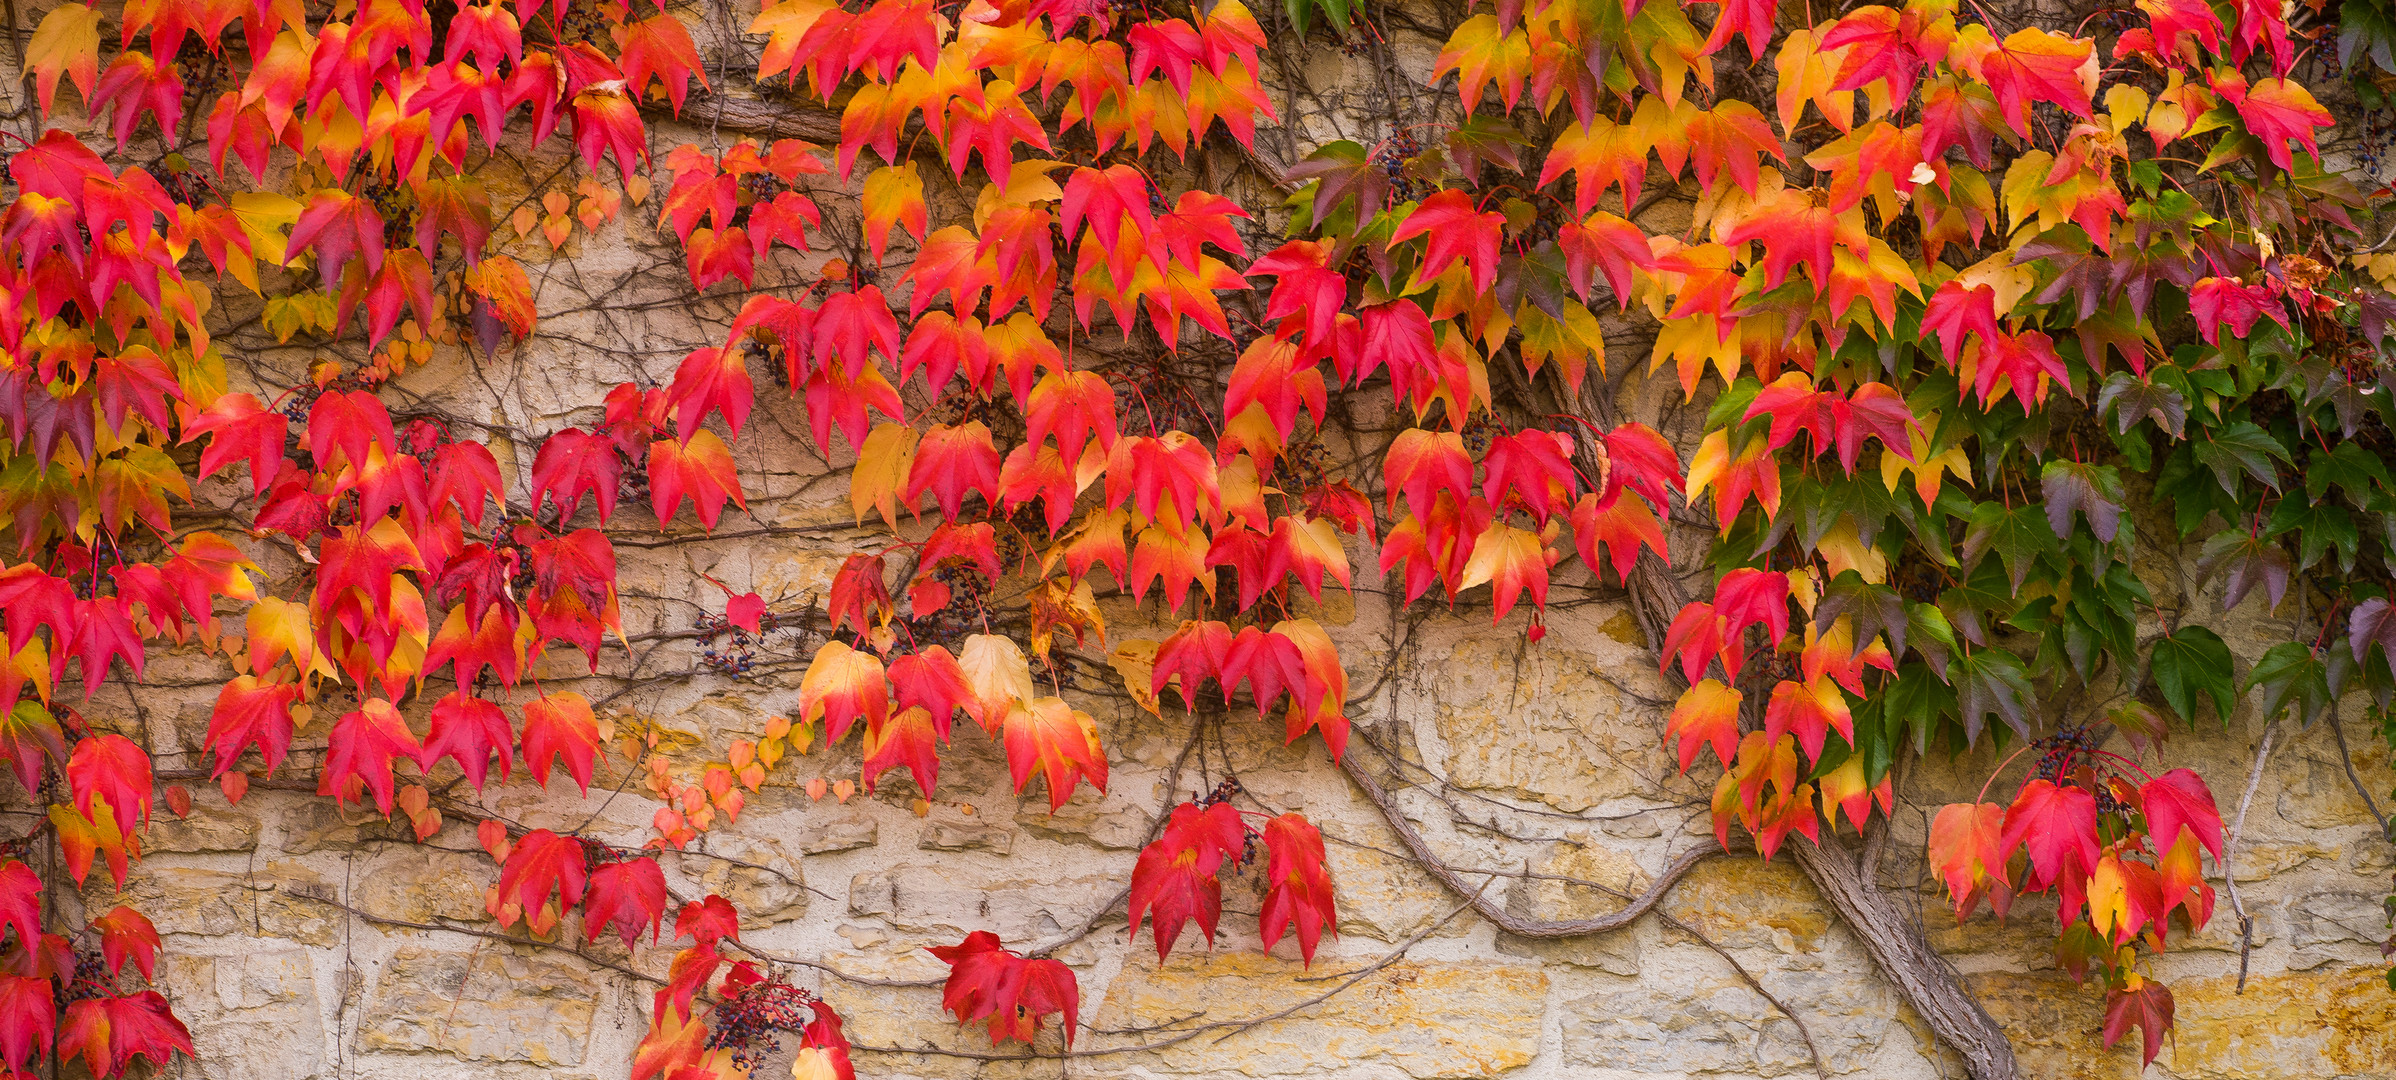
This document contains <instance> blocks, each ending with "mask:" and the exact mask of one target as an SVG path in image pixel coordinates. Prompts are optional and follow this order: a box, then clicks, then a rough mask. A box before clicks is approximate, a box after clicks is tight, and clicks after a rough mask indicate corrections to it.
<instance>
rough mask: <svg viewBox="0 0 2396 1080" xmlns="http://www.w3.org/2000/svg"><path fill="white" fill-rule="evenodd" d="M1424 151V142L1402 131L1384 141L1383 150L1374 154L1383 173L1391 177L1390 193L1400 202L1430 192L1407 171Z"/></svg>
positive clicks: (1408, 200)
mask: <svg viewBox="0 0 2396 1080" xmlns="http://www.w3.org/2000/svg"><path fill="white" fill-rule="evenodd" d="M1422 152H1423V144H1422V143H1421V142H1420V141H1418V140H1416V139H1415V137H1414V135H1413V134H1412V133H1410V132H1404V131H1401V132H1399V133H1397V134H1396V135H1392V136H1390V137H1389V141H1387V142H1384V143H1382V144H1381V152H1380V153H1378V154H1375V155H1374V160H1375V161H1377V162H1379V163H1380V165H1381V172H1382V174H1383V175H1385V176H1387V177H1388V178H1389V190H1390V193H1391V194H1392V195H1394V196H1396V197H1397V199H1398V201H1399V202H1410V201H1412V200H1414V199H1416V198H1418V197H1420V196H1423V195H1428V194H1430V192H1429V190H1428V188H1427V187H1426V186H1425V185H1422V184H1419V183H1417V182H1416V180H1415V178H1414V177H1413V176H1412V175H1410V174H1409V173H1408V172H1407V167H1408V165H1409V164H1410V163H1412V162H1413V160H1414V158H1415V157H1416V156H1417V155H1420V154H1421V153H1422Z"/></svg>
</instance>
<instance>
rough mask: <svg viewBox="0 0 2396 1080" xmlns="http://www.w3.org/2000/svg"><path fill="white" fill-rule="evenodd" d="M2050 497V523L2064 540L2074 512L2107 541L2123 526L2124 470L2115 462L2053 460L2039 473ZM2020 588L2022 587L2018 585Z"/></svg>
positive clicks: (2069, 531)
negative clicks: (2122, 481)
mask: <svg viewBox="0 0 2396 1080" xmlns="http://www.w3.org/2000/svg"><path fill="white" fill-rule="evenodd" d="M2038 483H2039V487H2040V489H2041V490H2043V491H2044V492H2045V494H2046V497H2047V524H2048V525H2049V526H2051V527H2052V528H2053V529H2054V530H2055V536H2056V537H2057V538H2058V539H2060V538H2064V537H2068V536H2070V535H2071V534H2072V515H2073V514H2074V513H2075V512H2076V513H2078V514H2079V515H2080V516H2082V517H2085V518H2087V519H2088V527H2089V529H2090V530H2092V531H2094V532H2095V533H2096V537H2097V539H2099V540H2102V541H2104V542H2105V543H2108V544H2110V543H2112V542H2113V534H2114V533H2116V532H2118V531H2119V530H2120V529H2121V501H2122V486H2121V470H2120V469H2117V468H2114V467H2113V466H2111V465H2088V464H2083V463H2081V462H2077V461H2050V462H2047V466H2046V468H2045V469H2044V470H2043V471H2041V472H2040V474H2039V480H2038ZM2017 588H2018V586H2017Z"/></svg>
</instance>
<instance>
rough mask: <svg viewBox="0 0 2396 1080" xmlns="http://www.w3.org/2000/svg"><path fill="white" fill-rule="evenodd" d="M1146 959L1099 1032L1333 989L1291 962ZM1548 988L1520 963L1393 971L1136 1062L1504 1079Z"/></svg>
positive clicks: (1139, 958) (1218, 1070)
mask: <svg viewBox="0 0 2396 1080" xmlns="http://www.w3.org/2000/svg"><path fill="white" fill-rule="evenodd" d="M1152 956H1153V954H1150V953H1146V952H1144V951H1135V952H1134V953H1133V954H1132V956H1131V957H1130V958H1129V959H1127V960H1126V962H1125V964H1124V967H1123V972H1122V974H1120V975H1117V976H1116V977H1115V980H1114V982H1113V983H1111V984H1110V985H1109V986H1108V987H1107V999H1106V1004H1105V1006H1104V1007H1103V1008H1102V1009H1101V1010H1100V1012H1099V1015H1098V1017H1097V1019H1096V1020H1095V1021H1094V1023H1095V1024H1096V1026H1098V1027H1100V1028H1116V1029H1121V1028H1137V1027H1145V1026H1148V1025H1155V1024H1162V1023H1166V1022H1168V1021H1175V1020H1180V1019H1182V1018H1184V1017H1188V1016H1189V1015H1190V1014H1191V1013H1192V1012H1197V1011H1200V1010H1203V1011H1204V1013H1205V1015H1204V1018H1203V1022H1214V1021H1222V1020H1239V1019H1242V1018H1245V1017H1261V1016H1269V1015H1271V1014H1273V1013H1276V1012H1279V1011H1281V1010H1283V1009H1286V1008H1289V1007H1291V1006H1293V1005H1298V1004H1300V1003H1302V1002H1306V1001H1308V1000H1310V999H1313V998H1316V997H1318V996H1321V995H1323V994H1324V993H1325V992H1326V991H1328V990H1331V989H1332V988H1333V987H1336V986H1338V985H1339V983H1338V982H1335V981H1324V980H1316V981H1307V982H1301V981H1299V978H1298V977H1299V976H1301V975H1304V974H1306V972H1305V970H1304V969H1302V968H1300V967H1299V966H1298V965H1297V964H1296V963H1294V962H1290V961H1285V960H1280V959H1276V958H1274V957H1270V956H1265V955H1263V954H1260V953H1253V952H1221V953H1205V952H1179V953H1176V954H1174V956H1173V957H1172V959H1170V960H1168V961H1166V962H1165V964H1163V965H1162V966H1161V967H1160V966H1158V965H1156V964H1155V963H1154V962H1153V960H1152V959H1151V957H1152ZM1547 982H1548V981H1547V976H1546V975H1544V974H1542V973H1541V972H1540V971H1539V969H1538V968H1536V967H1532V966H1528V965H1521V964H1491V963H1474V962H1441V961H1413V960H1408V961H1400V962H1398V963H1395V964H1392V965H1390V966H1389V967H1387V968H1384V969H1382V970H1380V971H1378V972H1375V973H1373V974H1372V975H1369V976H1366V977H1365V979H1364V980H1363V981H1362V982H1359V983H1358V984H1356V985H1355V986H1352V987H1350V988H1348V989H1346V990H1344V991H1341V992H1340V993H1337V994H1333V995H1331V996H1330V997H1329V998H1328V999H1326V1000H1324V1001H1322V1002H1321V1003H1320V1004H1317V1005H1313V1006H1311V1007H1309V1008H1305V1009H1302V1010H1301V1011H1299V1012H1298V1013H1296V1014H1295V1015H1293V1016H1291V1017H1290V1018H1288V1019H1285V1020H1276V1021H1273V1022H1271V1023H1267V1024H1261V1025H1258V1026H1256V1027H1253V1028H1248V1029H1246V1030H1242V1031H1238V1032H1236V1033H1234V1034H1232V1035H1231V1036H1230V1037H1229V1038H1227V1039H1223V1040H1222V1041H1220V1042H1218V1041H1216V1039H1215V1037H1214V1036H1211V1035H1209V1036H1203V1037H1200V1038H1197V1039H1192V1040H1190V1041H1188V1042H1185V1043H1181V1044H1179V1045H1176V1046H1173V1047H1171V1048H1168V1049H1165V1050H1162V1051H1159V1052H1157V1053H1156V1054H1154V1055H1153V1056H1150V1057H1145V1058H1144V1059H1143V1064H1144V1065H1146V1066H1147V1067H1148V1068H1149V1069H1150V1070H1151V1071H1153V1072H1157V1073H1161V1074H1167V1075H1226V1074H1230V1075H1240V1076H1295V1075H1309V1074H1316V1073H1323V1072H1329V1071H1332V1070H1340V1069H1365V1070H1370V1071H1374V1072H1381V1073H1384V1074H1386V1073H1387V1072H1390V1071H1394V1072H1396V1073H1398V1074H1401V1075H1405V1076H1413V1077H1426V1078H1428V1077H1443V1078H1445V1077H1454V1078H1471V1077H1494V1076H1503V1075H1505V1074H1506V1073H1508V1072H1511V1071H1513V1070H1515V1069H1519V1068H1521V1067H1523V1066H1524V1065H1527V1064H1530V1062H1531V1059H1532V1058H1534V1057H1536V1056H1537V1055H1538V1052H1539V1033H1540V1027H1541V1024H1542V1017H1543V1015H1544V1013H1545V1003H1546V997H1547ZM1193 1022H1197V1021H1193ZM1159 1034H1161V1033H1158V1032H1150V1033H1147V1034H1146V1035H1145V1036H1144V1037H1145V1038H1150V1039H1153V1038H1156V1037H1158V1035H1159Z"/></svg>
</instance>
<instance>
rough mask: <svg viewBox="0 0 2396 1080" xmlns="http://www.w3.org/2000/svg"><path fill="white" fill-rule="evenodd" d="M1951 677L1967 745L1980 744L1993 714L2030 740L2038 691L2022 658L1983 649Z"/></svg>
mask: <svg viewBox="0 0 2396 1080" xmlns="http://www.w3.org/2000/svg"><path fill="white" fill-rule="evenodd" d="M1947 674H1948V676H1949V680H1950V681H1951V682H1953V683H1954V685H1955V699H1956V710H1957V713H1958V715H1959V716H1960V718H1961V719H1962V721H1963V737H1964V741H1965V742H1966V743H1977V742H1979V741H1980V732H1981V730H1982V729H1983V728H1984V727H1985V726H1986V724H1987V718H1988V717H1989V715H1990V714H1992V713H1993V714H1995V715H1996V717H1997V718H1998V719H2000V720H2003V721H2005V726H2007V727H2009V728H2012V729H2013V731H2014V734H2016V735H2019V736H2021V737H2022V740H2023V741H2025V742H2027V741H2029V739H2030V712H2029V707H2030V702H2032V701H2033V700H2036V698H2037V695H2038V691H2037V689H2036V688H2034V687H2032V686H2031V685H2030V676H2029V672H2028V671H2027V670H2025V669H2024V668H2023V666H2022V659H2021V657H2018V656H2015V655H2014V654H2012V653H2010V652H2007V651H2006V650H2004V649H1979V650H1976V651H1973V652H1971V653H1968V654H1966V655H1964V656H1959V657H1957V658H1956V659H1955V662H1954V663H1953V664H1951V665H1949V666H1948V668H1947ZM2006 847H2007V848H2008V849H2011V847H2012V845H2011V844H2007V845H2006Z"/></svg>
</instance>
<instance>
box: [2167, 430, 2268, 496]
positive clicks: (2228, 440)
mask: <svg viewBox="0 0 2396 1080" xmlns="http://www.w3.org/2000/svg"><path fill="white" fill-rule="evenodd" d="M2190 446H2191V449H2192V450H2193V451H2194V452H2195V454H2196V460H2197V461H2198V462H2200V463H2202V464H2204V465H2205V466H2206V467H2208V468H2211V469H2212V470H2213V478H2214V479H2216V480H2219V481H2221V487H2222V490H2224V491H2227V492H2229V493H2230V495H2231V496H2232V497H2233V498H2234V497H2236V496H2237V494H2238V477H2239V475H2240V474H2241V473H2244V474H2245V475H2248V476H2252V477H2254V478H2255V479H2257V480H2260V481H2262V482H2263V486H2265V487H2268V488H2270V489H2271V490H2273V491H2278V490H2279V489H2280V477H2279V467H2278V466H2276V465H2274V464H2273V463H2272V462H2273V461H2274V460H2275V459H2276V460H2278V461H2287V460H2289V457H2288V450H2287V448H2286V447H2284V446H2281V445H2280V441H2279V440H2278V439H2275V438H2272V437H2271V433H2270V432H2267V431H2264V430H2263V429H2262V428H2259V427H2256V426H2255V425H2254V424H2253V423H2252V422H2250V421H2246V420H2240V421H2237V422H2236V423H2232V424H2229V425H2226V426H2223V427H2220V428H2216V429H2214V430H2213V431H2212V432H2211V433H2209V434H2208V435H2207V437H2205V438H2203V439H2198V440H2196V441H2194V442H2193V443H2191V444H2190Z"/></svg>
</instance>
